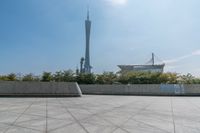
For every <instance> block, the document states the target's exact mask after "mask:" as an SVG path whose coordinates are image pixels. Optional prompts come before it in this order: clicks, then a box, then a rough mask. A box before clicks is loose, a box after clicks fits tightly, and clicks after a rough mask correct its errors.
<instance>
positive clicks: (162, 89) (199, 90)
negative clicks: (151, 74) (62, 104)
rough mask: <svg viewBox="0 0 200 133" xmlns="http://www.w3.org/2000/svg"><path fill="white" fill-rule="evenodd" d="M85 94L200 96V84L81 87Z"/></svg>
mask: <svg viewBox="0 0 200 133" xmlns="http://www.w3.org/2000/svg"><path fill="white" fill-rule="evenodd" d="M79 86H80V88H81V91H82V93H83V94H101V95H164V96H165V95H166V96H168V95H171V96H173V95H174V96H184V95H200V84H197V85H190V84H187V85H183V84H135V85H79Z"/></svg>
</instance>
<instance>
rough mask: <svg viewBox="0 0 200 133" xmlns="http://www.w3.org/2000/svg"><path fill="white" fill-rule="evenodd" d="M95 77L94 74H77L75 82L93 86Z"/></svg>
mask: <svg viewBox="0 0 200 133" xmlns="http://www.w3.org/2000/svg"><path fill="white" fill-rule="evenodd" d="M95 79H96V76H95V75H94V74H92V73H91V74H79V75H78V76H77V77H76V81H77V82H78V83H79V84H95Z"/></svg>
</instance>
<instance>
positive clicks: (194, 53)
mask: <svg viewBox="0 0 200 133" xmlns="http://www.w3.org/2000/svg"><path fill="white" fill-rule="evenodd" d="M192 55H200V49H199V50H196V51H194V52H192Z"/></svg>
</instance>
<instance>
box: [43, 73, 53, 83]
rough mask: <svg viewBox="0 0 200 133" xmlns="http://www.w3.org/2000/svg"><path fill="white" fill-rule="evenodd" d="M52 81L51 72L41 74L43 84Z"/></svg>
mask: <svg viewBox="0 0 200 133" xmlns="http://www.w3.org/2000/svg"><path fill="white" fill-rule="evenodd" d="M52 79H53V76H52V74H51V72H43V74H42V81H43V82H49V81H52Z"/></svg>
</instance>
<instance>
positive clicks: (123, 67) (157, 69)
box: [118, 53, 165, 73]
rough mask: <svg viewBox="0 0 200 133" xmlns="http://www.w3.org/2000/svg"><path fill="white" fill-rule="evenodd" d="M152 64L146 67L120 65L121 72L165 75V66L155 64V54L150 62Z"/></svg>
mask: <svg viewBox="0 0 200 133" xmlns="http://www.w3.org/2000/svg"><path fill="white" fill-rule="evenodd" d="M150 62H151V64H146V65H118V67H119V68H120V69H121V72H160V73H163V71H164V67H165V64H164V63H163V64H155V57H154V53H152V58H151V60H150Z"/></svg>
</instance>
